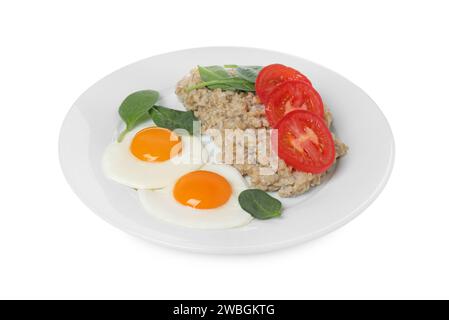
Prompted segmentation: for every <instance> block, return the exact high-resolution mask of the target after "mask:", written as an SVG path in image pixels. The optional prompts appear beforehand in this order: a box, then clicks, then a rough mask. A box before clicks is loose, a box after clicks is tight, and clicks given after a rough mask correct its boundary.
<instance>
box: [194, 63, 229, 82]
mask: <svg viewBox="0 0 449 320" xmlns="http://www.w3.org/2000/svg"><path fill="white" fill-rule="evenodd" d="M198 71H199V72H200V76H201V80H203V81H205V82H206V81H211V80H220V79H227V78H230V77H231V76H230V75H229V74H228V72H227V71H226V69H225V68H223V67H221V66H209V67H202V66H198Z"/></svg>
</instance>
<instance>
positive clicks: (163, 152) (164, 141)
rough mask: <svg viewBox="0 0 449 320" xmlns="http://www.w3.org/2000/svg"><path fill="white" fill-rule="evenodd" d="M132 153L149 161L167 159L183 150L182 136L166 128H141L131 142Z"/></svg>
mask: <svg viewBox="0 0 449 320" xmlns="http://www.w3.org/2000/svg"><path fill="white" fill-rule="evenodd" d="M130 149H131V153H132V154H133V155H134V156H135V157H136V158H138V159H140V160H143V161H147V162H162V161H167V160H169V159H171V158H173V157H174V156H176V155H177V154H179V153H180V152H181V149H182V142H181V138H180V137H179V136H178V135H177V134H176V133H174V132H173V131H170V130H168V129H165V128H159V127H151V128H145V129H143V130H140V131H139V132H137V133H136V135H135V136H134V138H133V140H132V142H131V146H130Z"/></svg>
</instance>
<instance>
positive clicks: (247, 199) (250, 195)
mask: <svg viewBox="0 0 449 320" xmlns="http://www.w3.org/2000/svg"><path fill="white" fill-rule="evenodd" d="M239 203H240V206H241V207H242V209H243V210H245V211H246V212H248V213H249V214H250V215H252V216H253V217H254V218H256V219H261V220H266V219H271V218H275V217H279V216H280V215H281V210H282V204H281V202H280V201H279V200H278V199H275V198H273V197H272V196H270V195H269V194H268V193H266V192H265V191H262V190H259V189H247V190H244V191H242V192H241V193H240V195H239Z"/></svg>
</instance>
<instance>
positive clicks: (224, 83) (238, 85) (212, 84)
mask: <svg viewBox="0 0 449 320" xmlns="http://www.w3.org/2000/svg"><path fill="white" fill-rule="evenodd" d="M204 87H208V88H209V89H218V88H220V89H223V90H239V91H255V90H256V89H255V87H254V83H251V82H249V81H247V80H245V79H240V78H229V79H221V80H211V81H206V82H200V83H198V84H196V85H194V86H191V87H189V88H188V89H187V90H188V91H192V90H194V89H200V88H204Z"/></svg>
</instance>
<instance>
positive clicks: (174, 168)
mask: <svg viewBox="0 0 449 320" xmlns="http://www.w3.org/2000/svg"><path fill="white" fill-rule="evenodd" d="M205 161H207V152H205V150H204V149H203V147H202V145H201V139H200V138H199V137H195V136H188V135H177V134H176V133H175V132H173V131H171V130H168V129H165V128H159V127H154V126H153V127H148V125H146V126H142V125H141V126H139V127H137V128H135V129H134V130H132V131H130V132H129V133H128V134H127V135H126V136H125V138H124V139H123V141H122V142H113V143H111V144H110V145H109V146H108V147H107V148H106V150H105V152H104V154H103V162H102V165H103V171H104V174H105V175H106V176H107V177H108V178H110V179H112V180H114V181H116V182H118V183H121V184H124V185H126V186H129V187H132V188H135V189H157V188H162V187H165V186H167V185H168V184H170V183H171V182H172V181H173V180H175V179H176V178H178V177H179V176H181V175H183V174H185V173H187V172H190V171H192V170H195V169H198V168H199V167H201V166H202V165H203V164H204V162H205Z"/></svg>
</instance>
